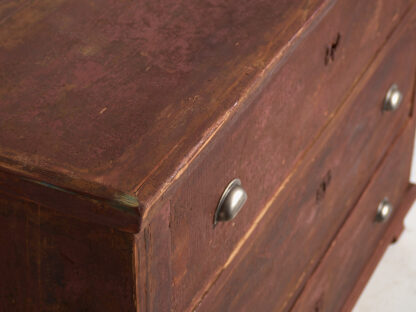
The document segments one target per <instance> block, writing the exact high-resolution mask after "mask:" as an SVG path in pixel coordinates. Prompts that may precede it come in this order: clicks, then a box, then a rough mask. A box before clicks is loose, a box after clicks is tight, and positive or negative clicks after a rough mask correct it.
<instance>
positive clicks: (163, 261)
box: [135, 203, 172, 312]
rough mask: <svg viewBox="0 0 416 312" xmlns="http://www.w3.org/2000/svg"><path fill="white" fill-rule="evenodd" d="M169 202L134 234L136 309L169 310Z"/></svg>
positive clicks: (170, 277)
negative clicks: (140, 230) (139, 231)
mask: <svg viewBox="0 0 416 312" xmlns="http://www.w3.org/2000/svg"><path fill="white" fill-rule="evenodd" d="M169 217H170V207H169V203H166V204H165V207H163V209H161V210H160V212H159V213H158V215H156V216H155V217H154V218H153V220H152V222H151V223H150V224H149V225H148V226H147V227H146V228H145V229H144V230H143V231H142V232H141V233H140V234H137V235H136V236H135V257H136V261H135V268H136V292H137V309H138V311H140V312H141V311H148V312H150V311H161V312H162V311H171V301H172V291H171V289H172V269H171V261H170V260H171V237H170V225H169Z"/></svg>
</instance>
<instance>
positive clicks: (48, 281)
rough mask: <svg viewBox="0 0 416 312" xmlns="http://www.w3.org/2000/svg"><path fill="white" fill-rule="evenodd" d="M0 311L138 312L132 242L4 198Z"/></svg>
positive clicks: (0, 227)
mask: <svg viewBox="0 0 416 312" xmlns="http://www.w3.org/2000/svg"><path fill="white" fill-rule="evenodd" d="M0 250H1V257H0V275H1V283H0V311H136V305H135V298H134V294H135V281H134V270H133V265H132V263H133V261H134V254H133V238H132V236H131V235H130V234H126V233H123V232H119V231H116V230H114V229H110V228H108V227H106V226H103V225H98V224H94V223H88V222H82V221H80V220H74V219H70V218H66V217H62V216H60V215H57V214H55V212H54V211H53V210H51V209H48V208H46V207H44V206H41V205H38V204H36V203H32V202H29V201H27V200H23V199H19V198H15V197H12V196H9V195H5V194H1V195H0Z"/></svg>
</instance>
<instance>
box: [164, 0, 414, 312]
mask: <svg viewBox="0 0 416 312" xmlns="http://www.w3.org/2000/svg"><path fill="white" fill-rule="evenodd" d="M395 5H397V6H395ZM377 8H378V9H377ZM394 8H395V9H394ZM405 9H406V3H405V2H402V3H396V4H393V3H391V2H377V1H375V2H374V1H365V2H363V1H358V2H357V1H339V2H337V4H336V5H335V6H334V7H333V8H332V10H331V11H329V12H328V13H327V15H326V16H325V17H323V19H322V21H321V22H320V23H319V24H317V25H316V28H314V29H313V30H311V31H310V33H309V34H308V36H307V38H305V39H304V41H302V42H301V43H300V44H299V45H298V46H297V49H296V51H294V52H293V54H292V55H291V56H290V58H289V59H288V60H287V61H286V63H285V64H284V65H282V67H281V68H279V69H276V73H275V75H274V76H273V77H271V78H270V81H269V84H268V85H267V86H265V87H264V88H263V89H262V92H261V94H260V95H259V96H258V97H257V98H256V99H255V100H254V101H253V103H251V106H250V107H248V108H247V109H246V110H244V111H239V112H238V113H236V114H235V115H234V116H233V117H232V118H230V119H229V121H228V123H227V125H225V126H224V127H223V129H221V131H219V132H218V133H217V134H216V137H215V138H214V139H213V140H212V143H211V144H210V145H209V146H207V147H206V148H205V150H204V152H203V153H201V155H200V157H199V158H198V159H197V160H195V161H194V163H193V164H192V165H191V166H190V167H191V168H189V169H188V173H185V174H184V175H183V177H182V178H183V180H182V181H179V182H178V184H177V186H176V187H174V188H173V191H172V192H173V195H172V217H173V219H172V242H173V254H172V256H173V274H174V283H175V290H174V293H175V295H174V298H175V300H176V301H177V303H176V304H177V305H176V308H177V309H178V310H183V309H185V305H186V304H188V303H187V301H185V302H182V300H188V299H186V298H188V297H189V298H193V299H192V300H196V299H195V298H199V297H200V296H201V295H202V294H203V293H204V292H205V291H206V287H209V285H210V284H211V283H212V282H213V281H214V280H215V278H216V276H217V274H218V272H219V270H222V267H223V265H224V264H225V263H226V262H227V259H228V258H229V257H230V255H231V254H232V253H233V250H234V249H235V248H236V246H237V245H238V244H239V242H240V240H241V239H242V237H244V235H246V233H247V232H248V231H249V230H250V228H252V226H253V221H254V220H255V219H256V218H257V216H258V215H259V214H260V213H261V210H262V209H263V207H264V206H265V205H266V203H267V202H268V201H269V200H270V197H271V196H272V194H273V193H274V192H275V191H276V188H277V187H279V186H281V185H284V183H285V182H284V181H285V179H286V178H287V177H288V176H289V175H290V174H291V172H292V170H293V169H294V168H295V167H296V165H297V164H298V162H299V161H301V160H302V158H303V159H305V158H304V157H305V152H306V151H308V150H309V149H310V148H311V145H312V144H313V143H314V142H315V140H316V139H317V137H318V136H319V134H320V132H321V131H323V129H324V128H325V126H326V125H327V123H328V122H329V121H330V120H331V119H332V118H333V117H334V115H335V114H336V113H337V110H338V109H339V107H340V106H342V104H343V102H344V98H345V97H346V95H347V94H348V93H349V92H350V87H351V86H354V85H355V84H356V83H357V81H356V80H357V77H359V76H360V75H361V74H362V72H363V71H365V70H366V69H367V63H368V62H370V59H371V58H372V57H373V55H374V54H375V53H376V51H377V50H378V49H380V46H382V45H383V44H384V43H385V40H386V38H387V37H388V36H389V35H391V34H390V33H389V30H391V27H392V25H394V24H395V23H397V20H398V16H400V14H402V13H403V11H405ZM396 10H397V11H396ZM345 12H351V15H349V16H345ZM380 19H381V21H384V22H381V21H380ZM390 20H393V21H394V22H393V23H389V21H390ZM373 23H374V24H373ZM377 25H378V26H377ZM374 28H377V32H376V33H377V35H368V37H366V36H364V37H363V30H366V29H367V30H366V31H365V32H369V33H371V31H372V30H374ZM337 34H341V35H340V36H341V39H338V46H337V47H336V49H335V50H336V51H333V52H332V54H333V55H334V56H333V59H332V60H331V62H330V63H329V64H325V56H326V53H325V51H326V49H325V48H326V47H327V46H331V45H332V43H333V41H334V40H335V41H336V38H337ZM364 38H365V40H364ZM394 40H396V39H394ZM357 49H358V50H360V51H362V52H361V53H359V54H357V53H356V51H357ZM299 60H302V61H299ZM392 66H394V65H393V64H392ZM406 75H407V74H406ZM410 76H411V75H410ZM311 77H313V78H311ZM403 81H404V84H405V85H406V86H405V88H407V89H408V88H410V84H411V81H409V79H408V76H404V77H403ZM388 83H392V82H391V81H389V82H386V86H383V88H388V86H387V84H388ZM379 92H380V91H379ZM383 92H385V91H384V89H383V90H382V91H381V92H380V95H379V98H380V101H381V97H382V96H383V95H384V94H383ZM370 111H371V112H375V110H374V111H373V110H371V109H370ZM366 114H368V112H366ZM376 116H379V114H378V112H377V113H376ZM233 178H240V179H241V180H242V182H243V186H244V188H245V189H246V190H247V192H248V201H247V203H246V205H245V207H244V209H243V210H242V211H241V213H240V214H239V215H238V217H237V218H236V219H235V220H234V221H233V222H232V226H230V224H219V225H218V226H217V227H216V228H215V230H214V229H213V227H212V218H213V214H214V211H215V208H216V205H217V202H218V199H219V198H220V196H221V193H222V192H223V190H224V188H225V186H226V185H227V184H228V183H229V182H230V181H231V180H232V179H233ZM165 196H169V192H167V194H165ZM224 237H226V238H227V239H226V240H224ZM200 259H210V261H209V262H207V263H205V264H204V266H203V267H202V268H201V267H199V266H194V265H193V264H194V263H196V262H199V261H200ZM200 285H204V287H200ZM196 292H197V293H196ZM191 305H192V304H191Z"/></svg>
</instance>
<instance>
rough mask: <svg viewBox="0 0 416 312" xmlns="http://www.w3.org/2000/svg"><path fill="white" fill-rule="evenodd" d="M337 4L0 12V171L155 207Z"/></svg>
mask: <svg viewBox="0 0 416 312" xmlns="http://www.w3.org/2000/svg"><path fill="white" fill-rule="evenodd" d="M330 2H332V1H324V0H314V1H306V0H296V1H289V2H287V1H273V0H266V1H260V2H259V1H251V0H246V1H227V2H226V3H224V2H223V1H209V2H195V1H192V0H184V1H171V0H164V1H161V2H154V1H145V0H141V1H117V0H105V1H97V0H95V1H89V2H85V1H83V0H76V1H73V0H61V1H52V2H51V1H47V0H42V1H37V2H36V3H33V2H32V1H28V0H20V1H15V0H6V1H2V2H1V4H0V14H1V15H0V16H1V17H2V18H1V20H0V23H1V24H0V25H1V27H0V29H1V31H0V86H1V87H0V88H1V89H0V103H1V105H0V124H1V126H2V131H1V133H0V146H1V149H0V156H1V158H0V159H1V165H2V167H12V168H13V169H15V170H16V171H21V172H22V173H24V174H25V175H30V176H31V177H33V178H35V179H38V180H41V181H46V182H48V183H51V184H54V185H57V186H60V187H63V188H68V189H72V190H77V191H81V192H87V193H92V194H94V195H97V196H100V197H104V198H107V199H113V198H114V197H117V196H118V192H121V193H122V194H124V193H128V194H130V195H134V196H136V195H137V197H138V198H139V199H140V201H141V202H143V203H146V204H147V202H148V200H149V197H152V196H155V193H157V192H160V190H161V189H163V188H164V187H165V185H166V184H167V183H168V184H169V183H171V182H172V180H174V179H175V176H177V174H178V171H179V170H180V168H181V167H183V165H184V161H186V160H187V159H189V158H191V157H192V155H194V154H195V152H196V151H197V150H198V149H199V148H198V147H199V146H200V145H201V144H203V142H204V141H205V140H206V139H207V137H208V136H209V132H212V131H214V129H216V128H217V127H218V126H219V124H218V123H220V122H221V120H223V118H224V117H223V116H224V114H230V112H231V111H233V110H235V108H233V107H234V105H235V103H236V102H241V103H242V102H244V99H245V97H246V96H247V95H248V93H251V92H253V90H252V89H256V88H255V85H256V84H258V83H257V81H258V80H260V81H261V80H262V77H263V76H264V75H265V72H264V70H265V68H266V66H268V64H269V63H270V62H271V61H272V59H273V58H275V57H276V55H277V54H278V53H279V52H280V51H281V49H282V48H283V47H285V46H286V45H288V42H290V43H292V42H295V41H297V38H298V37H299V36H300V33H303V32H304V31H305V28H306V27H305V22H307V21H308V20H309V18H310V17H311V16H312V15H313V14H314V13H315V12H316V10H318V9H319V10H321V6H322V10H325V8H326V7H328V6H330ZM298 32H299V33H298ZM241 105H242V104H241ZM239 106H240V105H239ZM103 186H104V188H103Z"/></svg>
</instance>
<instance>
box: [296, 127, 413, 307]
mask: <svg viewBox="0 0 416 312" xmlns="http://www.w3.org/2000/svg"><path fill="white" fill-rule="evenodd" d="M414 133H415V129H414V123H413V122H412V123H411V124H409V127H407V129H406V131H405V132H404V134H403V135H402V136H400V138H399V139H398V140H397V142H396V143H395V144H394V146H393V148H392V149H391V150H390V151H389V154H388V156H387V157H386V159H385V160H384V161H383V164H382V166H381V167H380V168H379V169H378V170H377V172H376V174H375V175H374V177H373V178H372V180H371V183H370V184H369V186H368V187H367V189H366V190H365V192H364V193H363V195H362V196H361V197H360V200H359V201H358V203H357V205H356V207H355V208H354V210H353V211H352V213H351V215H350V217H349V218H348V220H347V221H346V223H345V225H344V226H343V227H342V229H341V231H340V232H339V233H338V234H337V236H336V238H335V239H334V241H333V242H332V243H331V246H330V248H329V250H328V251H327V252H326V254H325V256H324V258H323V259H322V261H321V262H320V264H319V267H318V268H317V270H316V271H315V272H314V273H313V275H312V276H311V278H310V280H309V281H308V282H307V283H306V286H305V288H304V290H303V291H302V293H301V296H300V297H299V299H298V300H297V301H296V304H295V306H294V309H293V311H301V312H306V311H314V312H322V311H341V309H342V308H343V306H344V304H345V302H346V300H347V298H348V297H349V295H350V293H351V292H352V290H353V288H354V286H355V284H356V283H357V281H358V280H359V278H360V276H361V273H362V272H363V270H364V268H365V266H366V264H367V263H368V262H369V261H370V259H371V256H372V254H373V252H374V251H375V249H376V247H377V246H378V243H379V241H380V239H381V238H382V237H383V235H384V232H385V230H386V229H387V227H388V226H389V225H390V224H389V223H390V222H389V221H391V220H393V219H395V217H396V213H397V209H396V208H399V207H400V205H399V204H400V202H401V199H402V198H403V196H402V195H403V194H404V193H405V190H406V189H407V186H408V184H409V172H410V164H411V159H412V150H413V139H414ZM384 199H387V200H388V203H390V204H391V205H392V208H393V213H392V214H391V215H390V217H388V218H387V217H386V220H385V221H384V222H382V218H378V214H377V210H378V207H379V205H380V203H381V202H383V200H384ZM386 207H388V206H386ZM397 215H399V214H397Z"/></svg>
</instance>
